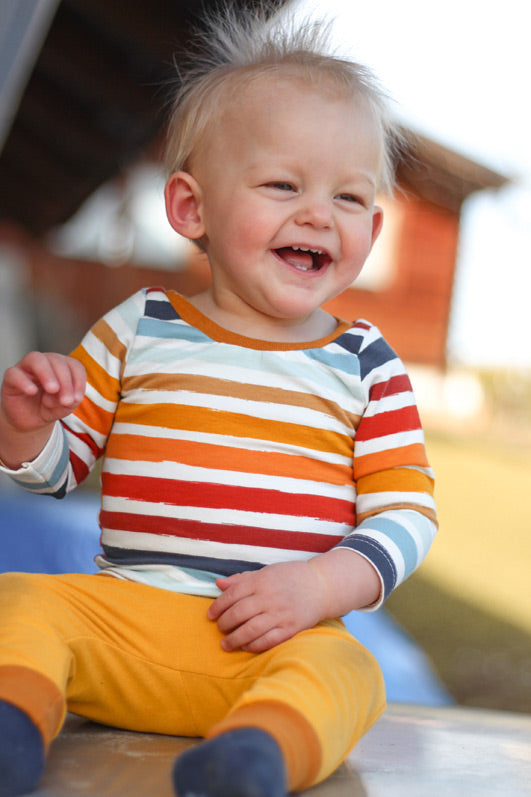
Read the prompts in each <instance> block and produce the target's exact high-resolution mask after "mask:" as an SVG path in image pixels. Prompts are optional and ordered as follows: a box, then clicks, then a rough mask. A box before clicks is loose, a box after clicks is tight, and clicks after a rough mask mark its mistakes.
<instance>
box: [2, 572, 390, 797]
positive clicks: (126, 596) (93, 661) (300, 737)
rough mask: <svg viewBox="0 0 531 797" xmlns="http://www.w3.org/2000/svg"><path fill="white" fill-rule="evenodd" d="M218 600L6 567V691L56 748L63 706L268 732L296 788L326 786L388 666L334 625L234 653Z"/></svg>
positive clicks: (162, 724) (208, 729)
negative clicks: (211, 610)
mask: <svg viewBox="0 0 531 797" xmlns="http://www.w3.org/2000/svg"><path fill="white" fill-rule="evenodd" d="M210 601H211V599H210V598H201V597H195V596H190V595H181V594H178V593H173V592H168V591H166V590H162V589H157V588H154V587H149V586H144V585H142V584H136V583H133V582H129V581H121V580H118V579H116V578H113V577H110V576H105V575H101V574H98V575H61V576H49V575H32V574H23V573H7V574H3V575H0V699H3V700H8V701H9V702H11V703H14V704H15V705H17V706H18V707H19V708H21V709H23V710H24V711H26V713H28V714H29V715H30V716H31V717H32V719H33V721H34V722H35V723H36V724H37V725H38V727H39V728H40V730H41V732H42V735H43V738H44V740H45V744H46V745H47V746H48V745H49V743H50V741H51V740H52V739H53V738H54V736H56V735H57V733H59V730H60V728H61V725H62V723H63V720H64V716H65V713H66V711H71V712H74V713H76V714H80V715H82V716H84V717H87V718H89V719H91V720H95V721H97V722H101V723H104V724H107V725H113V726H115V727H120V728H124V729H128V730H136V731H144V732H154V733H164V734H172V735H177V736H213V735H216V734H218V733H220V732H223V731H224V730H228V729H230V728H235V727H242V726H255V727H259V728H262V729H264V730H266V731H268V732H269V733H271V734H272V735H273V736H274V737H275V738H276V740H277V742H278V743H279V745H280V747H281V749H282V751H283V753H284V757H285V760H286V762H287V769H288V775H289V784H290V790H293V791H298V790H300V789H305V788H308V787H309V786H311V785H313V784H314V783H317V782H319V781H320V780H323V778H325V777H327V776H328V775H329V774H330V773H331V772H333V770H334V769H336V767H337V766H338V765H339V764H340V763H341V761H342V760H343V759H344V758H345V757H346V755H347V754H348V752H349V751H350V750H351V749H352V747H353V746H354V745H355V743H356V742H357V741H358V740H359V739H360V737H361V736H362V735H363V734H364V733H365V732H366V731H367V730H368V729H369V728H370V726H371V725H372V724H373V723H374V722H375V720H376V719H377V718H378V716H379V715H380V714H381V712H382V711H383V709H384V704H385V696H384V688H383V680H382V676H381V672H380V669H379V667H378V664H377V663H376V661H375V660H374V658H373V657H372V655H371V654H370V653H369V652H368V651H367V650H366V649H365V648H363V647H362V646H361V645H360V644H359V643H358V642H357V641H356V640H355V639H353V637H352V636H351V635H350V634H349V633H348V632H347V631H346V630H345V628H344V626H343V624H342V623H341V621H338V620H331V621H328V622H325V623H321V624H320V625H318V626H317V627H315V628H313V629H310V630H308V631H303V632H301V633H300V634H297V635H296V636H295V637H293V638H292V639H290V640H288V641H287V642H284V643H282V644H281V645H278V646H277V647H275V648H273V649H271V650H268V651H266V652H264V653H260V654H252V653H246V652H244V651H233V652H231V653H226V652H225V651H223V650H222V648H221V646H220V641H221V634H220V632H219V630H218V628H217V626H216V624H215V623H213V622H211V621H209V620H208V619H207V617H206V611H207V608H208V606H209V603H210Z"/></svg>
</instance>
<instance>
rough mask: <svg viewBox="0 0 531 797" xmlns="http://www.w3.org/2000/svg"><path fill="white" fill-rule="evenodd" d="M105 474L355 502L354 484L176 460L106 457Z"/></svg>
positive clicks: (206, 488) (206, 486) (206, 487)
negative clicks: (161, 460) (207, 466)
mask: <svg viewBox="0 0 531 797" xmlns="http://www.w3.org/2000/svg"><path fill="white" fill-rule="evenodd" d="M104 471H105V473H112V474H117V475H119V476H121V475H125V476H141V477H142V478H154V479H172V480H174V481H175V483H176V487H177V485H178V483H179V481H191V482H201V483H202V484H204V486H205V490H208V487H209V485H210V484H224V485H230V486H234V487H249V488H251V489H259V490H278V491H279V492H283V493H290V494H296V495H320V496H324V497H327V498H336V499H338V500H342V501H353V500H354V485H353V483H352V482H349V483H348V484H329V483H327V482H318V481H313V480H311V479H297V478H295V477H293V478H292V477H289V476H274V475H270V474H262V473H248V472H245V471H239V470H221V469H216V468H202V467H197V466H195V465H184V464H181V463H179V462H174V461H163V462H143V461H142V460H123V459H112V458H110V457H109V458H107V459H106V460H105V468H104Z"/></svg>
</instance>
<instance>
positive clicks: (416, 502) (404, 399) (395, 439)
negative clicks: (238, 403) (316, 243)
mask: <svg viewBox="0 0 531 797" xmlns="http://www.w3.org/2000/svg"><path fill="white" fill-rule="evenodd" d="M354 328H357V329H358V330H359V331H360V332H363V335H362V337H360V338H358V339H356V338H355V337H354V338H352V339H351V343H352V344H353V345H351V350H353V349H355V353H356V354H357V356H358V358H359V367H360V379H361V384H362V386H363V389H364V393H365V395H366V406H365V410H364V412H363V415H362V416H361V418H360V421H359V424H358V427H357V430H356V436H355V442H354V479H355V483H356V490H357V498H356V514H357V521H356V528H355V530H354V531H353V532H352V533H351V534H350V535H347V536H346V537H345V539H344V540H343V541H342V542H341V543H339V545H338V547H349V548H352V549H353V550H355V551H357V552H358V553H360V554H362V555H363V556H365V557H366V558H367V559H369V561H371V562H372V563H373V564H374V566H375V567H376V569H377V570H378V572H379V574H380V578H381V581H382V598H381V601H380V602H382V601H383V600H385V598H386V597H387V596H388V595H389V593H390V592H391V591H392V590H393V589H394V588H395V587H396V586H397V585H398V584H400V583H401V582H402V581H403V580H404V579H405V578H407V577H408V576H409V575H410V574H411V573H412V572H413V571H414V570H415V569H416V568H417V567H418V566H419V565H420V563H421V562H422V561H423V559H424V558H425V556H426V554H427V552H428V550H429V548H430V546H431V543H432V541H433V537H434V535H435V533H436V530H437V526H436V516H435V504H434V499H433V486H434V481H433V472H432V470H431V468H430V467H429V464H428V460H427V458H426V451H425V445H424V435H423V431H422V428H421V423H420V418H419V414H418V410H417V406H416V403H415V397H414V394H413V390H412V387H411V383H410V380H409V377H408V375H407V373H406V371H405V368H404V366H403V364H402V362H401V361H400V359H399V358H398V357H397V356H396V354H395V352H394V351H393V350H392V349H391V348H390V347H389V345H388V344H387V343H386V342H385V340H384V339H383V338H382V337H380V335H379V333H378V330H377V329H376V328H375V327H373V326H372V325H370V324H367V323H366V322H363V321H360V322H357V324H355V325H354ZM353 353H354V352H353ZM378 605H379V604H378ZM376 608H377V607H376Z"/></svg>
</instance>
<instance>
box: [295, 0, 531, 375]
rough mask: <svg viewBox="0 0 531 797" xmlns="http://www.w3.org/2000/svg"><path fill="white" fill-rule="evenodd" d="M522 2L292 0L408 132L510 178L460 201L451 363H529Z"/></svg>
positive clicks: (529, 123)
mask: <svg viewBox="0 0 531 797" xmlns="http://www.w3.org/2000/svg"><path fill="white" fill-rule="evenodd" d="M527 7H528V5H527V3H526V2H525V0H504V2H503V3H500V2H499V0H497V2H492V0H459V2H458V1H457V0H445V2H444V3H437V4H435V3H430V2H426V0H399V1H398V0H376V2H371V0H362V2H360V1H359V0H320V1H319V0H299V6H298V8H300V9H304V10H305V11H308V10H309V11H310V12H311V13H312V15H315V16H317V17H319V18H326V19H329V18H334V19H335V24H334V40H335V41H336V42H337V46H338V48H339V52H340V53H341V54H349V55H350V56H351V57H353V58H355V59H356V60H359V61H361V62H362V63H364V64H366V65H367V66H369V67H371V68H372V69H373V70H374V72H375V73H376V75H377V76H378V77H379V79H380V81H381V83H382V84H383V85H384V87H385V88H386V89H387V90H388V91H389V93H390V94H391V96H392V98H393V100H394V106H395V111H396V113H397V115H398V116H399V117H400V118H401V119H402V120H403V121H404V122H406V123H407V124H408V125H409V126H410V127H411V128H412V129H413V130H416V131H417V132H419V133H422V134H425V135H428V136H430V137H431V138H432V139H434V140H435V141H438V142H439V143H441V144H443V145H444V146H447V147H449V148H451V149H454V150H456V151H457V152H459V153H461V154H463V155H465V156H467V157H469V158H471V159H472V160H475V161H477V162H479V163H481V164H483V165H485V166H487V167H489V168H490V169H493V170H494V171H497V172H499V173H501V174H503V175H505V176H507V177H509V178H511V180H512V182H511V184H510V185H509V186H508V187H505V188H503V189H501V190H499V191H497V192H495V191H492V192H491V191H488V192H482V193H478V194H475V195H473V197H472V198H471V199H469V200H468V201H467V203H466V204H465V206H464V208H463V216H462V227H461V235H460V250H459V255H458V264H457V274H456V282H455V291H454V302H453V307H452V317H451V327H450V335H449V359H450V362H451V363H453V364H455V365H461V364H462V365H473V366H485V367H503V366H509V367H518V368H524V369H526V370H528V369H531V312H530V305H531V100H530V94H529V79H530V77H531V48H530V47H529V17H528V12H527Z"/></svg>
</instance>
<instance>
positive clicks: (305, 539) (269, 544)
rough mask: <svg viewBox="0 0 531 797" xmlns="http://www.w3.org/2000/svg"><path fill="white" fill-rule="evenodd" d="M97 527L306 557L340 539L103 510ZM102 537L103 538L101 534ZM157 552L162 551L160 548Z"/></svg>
mask: <svg viewBox="0 0 531 797" xmlns="http://www.w3.org/2000/svg"><path fill="white" fill-rule="evenodd" d="M100 523H101V526H102V528H103V529H117V530H120V531H129V532H133V533H135V532H141V533H144V534H156V535H157V536H158V535H161V536H164V535H166V536H171V537H183V538H185V539H192V540H209V541H211V542H221V543H228V544H232V545H253V546H258V547H261V548H280V549H283V550H293V551H308V552H310V553H323V552H324V551H328V550H330V548H332V547H333V546H334V545H337V543H339V542H341V540H342V539H343V537H342V536H338V535H334V536H332V535H327V534H315V533H311V532H304V533H296V532H289V531H279V530H278V529H268V528H255V527H254V526H235V525H232V524H224V523H221V524H217V523H201V522H199V521H195V520H181V519H179V518H162V517H153V516H152V515H134V514H132V513H128V512H108V511H104V510H102V512H101V513H100ZM103 534H104V535H105V532H103ZM134 546H135V543H134V541H133V540H131V544H130V547H134ZM161 550H163V546H162V547H161Z"/></svg>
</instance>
